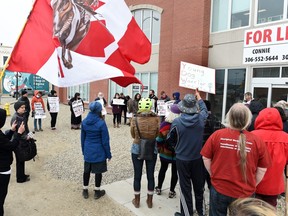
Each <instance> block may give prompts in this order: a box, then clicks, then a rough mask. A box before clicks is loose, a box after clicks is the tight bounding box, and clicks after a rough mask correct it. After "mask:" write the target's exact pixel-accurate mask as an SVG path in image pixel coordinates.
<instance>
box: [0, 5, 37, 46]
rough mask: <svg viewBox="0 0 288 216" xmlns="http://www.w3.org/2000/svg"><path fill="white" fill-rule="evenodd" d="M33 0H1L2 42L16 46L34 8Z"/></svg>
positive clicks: (4, 44)
mask: <svg viewBox="0 0 288 216" xmlns="http://www.w3.org/2000/svg"><path fill="white" fill-rule="evenodd" d="M32 2H33V0H0V9H1V11H0V43H2V45H3V46H14V44H15V43H16V40H17V38H18V36H19V34H20V32H21V30H22V28H23V26H24V24H25V21H26V18H27V16H28V14H29V12H30V10H31V8H32Z"/></svg>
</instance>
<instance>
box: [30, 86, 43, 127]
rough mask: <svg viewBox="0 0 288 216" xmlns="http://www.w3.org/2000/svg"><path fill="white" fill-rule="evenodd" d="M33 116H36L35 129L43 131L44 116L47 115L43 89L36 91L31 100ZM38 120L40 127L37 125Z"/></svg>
mask: <svg viewBox="0 0 288 216" xmlns="http://www.w3.org/2000/svg"><path fill="white" fill-rule="evenodd" d="M31 108H32V116H33V117H34V131H43V129H42V117H44V116H45V105H44V101H43V98H42V92H41V91H35V96H34V97H33V98H32V100H31ZM37 121H38V125H39V129H38V127H37Z"/></svg>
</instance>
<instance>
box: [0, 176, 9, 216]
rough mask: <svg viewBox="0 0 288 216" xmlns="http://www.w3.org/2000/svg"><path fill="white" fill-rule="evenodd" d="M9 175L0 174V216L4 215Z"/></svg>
mask: <svg viewBox="0 0 288 216" xmlns="http://www.w3.org/2000/svg"><path fill="white" fill-rule="evenodd" d="M9 181H10V174H9V175H5V174H0V215H1V216H2V215H4V202H5V198H6V195H7V193H8V185H9Z"/></svg>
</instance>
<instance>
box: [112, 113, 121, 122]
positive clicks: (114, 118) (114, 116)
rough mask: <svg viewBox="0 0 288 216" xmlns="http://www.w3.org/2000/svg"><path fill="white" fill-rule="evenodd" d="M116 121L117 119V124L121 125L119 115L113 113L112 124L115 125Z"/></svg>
mask: <svg viewBox="0 0 288 216" xmlns="http://www.w3.org/2000/svg"><path fill="white" fill-rule="evenodd" d="M116 119H117V124H120V123H121V113H115V114H114V113H113V124H116Z"/></svg>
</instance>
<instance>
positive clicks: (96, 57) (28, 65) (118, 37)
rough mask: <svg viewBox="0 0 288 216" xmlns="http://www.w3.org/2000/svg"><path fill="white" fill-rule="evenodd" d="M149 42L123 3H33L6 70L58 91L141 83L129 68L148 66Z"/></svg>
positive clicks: (106, 0)
mask: <svg viewBox="0 0 288 216" xmlns="http://www.w3.org/2000/svg"><path fill="white" fill-rule="evenodd" d="M150 54H151V43H150V42H149V40H148V39H147V37H146V36H145V34H144V33H143V32H142V31H141V29H140V28H139V26H138V25H137V23H136V21H135V19H134V17H133V16H132V14H131V12H130V10H129V9H128V7H127V5H126V3H125V2H124V0H101V1H97V0H36V1H35V3H34V5H33V9H32V11H31V13H30V15H29V17H28V19H27V22H26V24H25V26H24V29H23V31H22V33H21V35H20V37H19V40H18V41H17V43H16V45H15V46H14V49H13V51H12V53H11V57H10V60H9V62H8V67H7V69H8V70H10V71H17V72H24V73H25V72H26V73H32V74H37V75H39V76H41V77H43V78H44V79H46V80H47V81H49V82H50V83H52V84H54V85H56V86H59V87H68V86H73V85H79V84H83V83H88V82H92V81H96V80H102V79H107V78H112V80H113V81H115V82H116V83H117V84H119V85H121V86H123V87H125V86H127V85H129V84H131V83H141V82H140V81H139V80H138V79H137V78H136V77H135V76H134V74H135V69H134V68H133V66H132V65H131V64H130V61H134V62H137V63H140V64H144V63H146V62H148V61H149V59H150Z"/></svg>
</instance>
